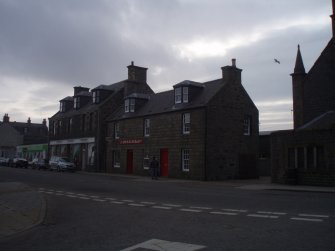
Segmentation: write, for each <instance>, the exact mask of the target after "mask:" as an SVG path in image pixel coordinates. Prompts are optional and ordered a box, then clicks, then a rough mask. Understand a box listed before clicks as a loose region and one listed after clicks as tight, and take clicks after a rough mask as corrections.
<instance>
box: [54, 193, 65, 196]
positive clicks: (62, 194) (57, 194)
mask: <svg viewBox="0 0 335 251" xmlns="http://www.w3.org/2000/svg"><path fill="white" fill-rule="evenodd" d="M55 195H60V196H62V195H65V194H63V193H55Z"/></svg>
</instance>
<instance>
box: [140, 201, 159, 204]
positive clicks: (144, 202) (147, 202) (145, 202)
mask: <svg viewBox="0 0 335 251" xmlns="http://www.w3.org/2000/svg"><path fill="white" fill-rule="evenodd" d="M141 203H142V204H146V205H155V204H156V202H150V201H141Z"/></svg>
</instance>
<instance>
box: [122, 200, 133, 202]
mask: <svg viewBox="0 0 335 251" xmlns="http://www.w3.org/2000/svg"><path fill="white" fill-rule="evenodd" d="M122 201H123V202H134V201H133V200H122Z"/></svg>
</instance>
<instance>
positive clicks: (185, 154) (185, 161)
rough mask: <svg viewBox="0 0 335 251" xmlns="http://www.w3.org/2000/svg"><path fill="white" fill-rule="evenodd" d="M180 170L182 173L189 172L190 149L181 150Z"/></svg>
mask: <svg viewBox="0 0 335 251" xmlns="http://www.w3.org/2000/svg"><path fill="white" fill-rule="evenodd" d="M182 170H183V171H184V172H189V171H190V149H183V150H182Z"/></svg>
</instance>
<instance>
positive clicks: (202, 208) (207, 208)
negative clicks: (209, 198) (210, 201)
mask: <svg viewBox="0 0 335 251" xmlns="http://www.w3.org/2000/svg"><path fill="white" fill-rule="evenodd" d="M190 208H193V209H201V210H211V209H213V208H211V207H190Z"/></svg>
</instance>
